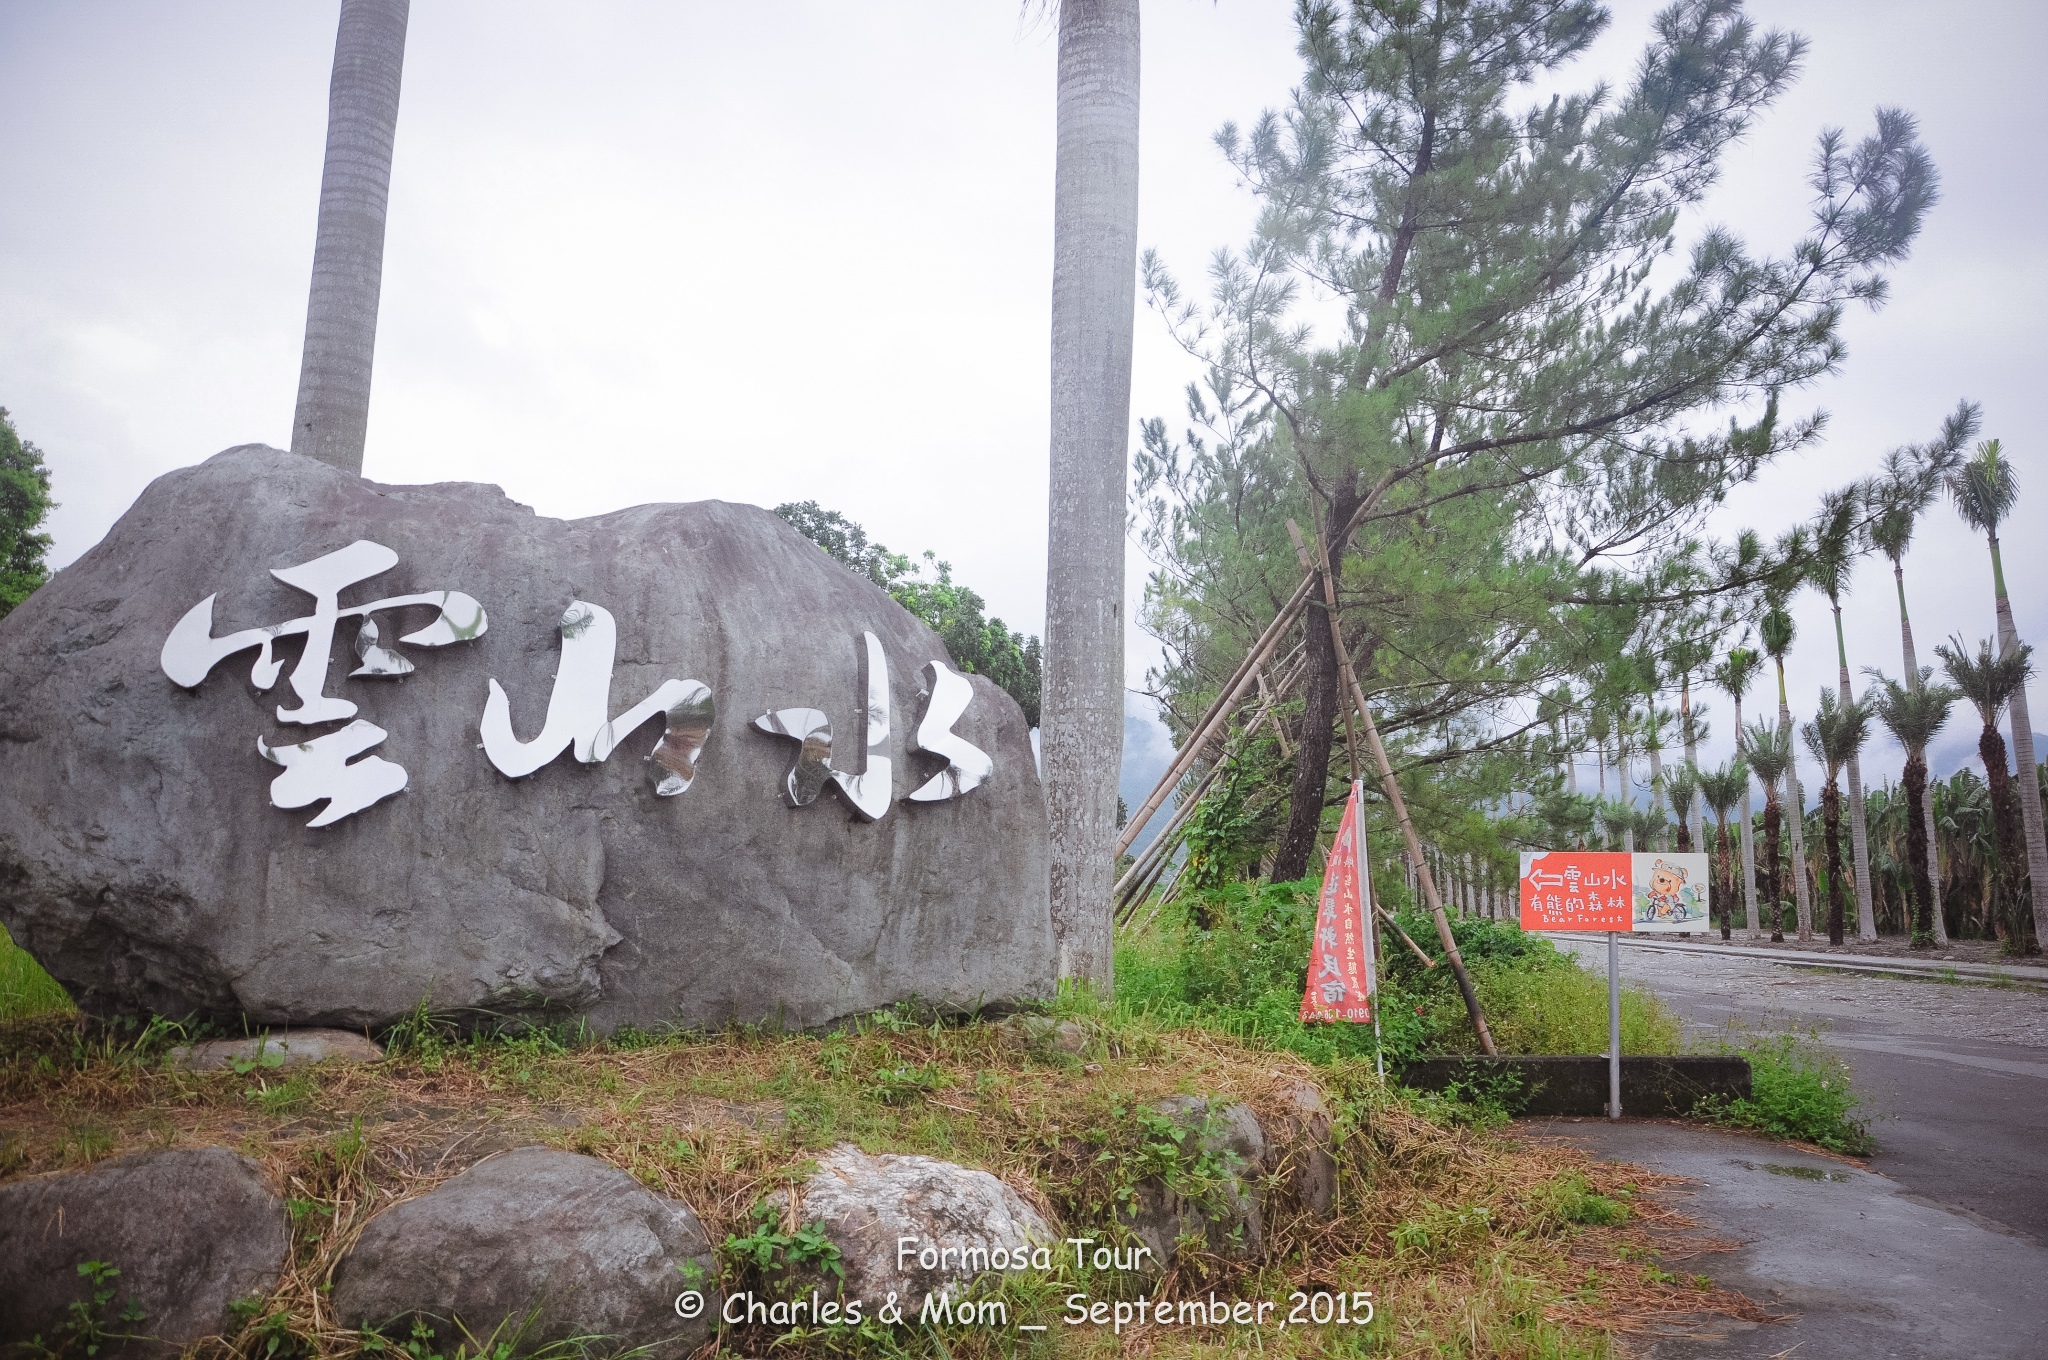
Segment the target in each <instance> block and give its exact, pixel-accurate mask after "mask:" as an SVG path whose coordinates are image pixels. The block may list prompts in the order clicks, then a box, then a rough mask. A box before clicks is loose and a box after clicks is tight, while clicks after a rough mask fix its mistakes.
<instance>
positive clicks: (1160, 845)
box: [1111, 658, 1308, 915]
mask: <svg viewBox="0 0 2048 1360" xmlns="http://www.w3.org/2000/svg"><path fill="white" fill-rule="evenodd" d="M1307 669H1308V661H1307V659H1306V658H1303V659H1302V660H1301V661H1299V662H1297V663H1295V664H1294V665H1293V666H1291V667H1290V668H1289V670H1288V672H1287V674H1286V675H1283V676H1282V677H1281V678H1280V685H1279V689H1278V691H1277V693H1278V695H1280V696H1284V695H1286V694H1287V693H1288V692H1289V691H1290V690H1292V689H1293V688H1294V686H1295V684H1296V683H1297V682H1298V681H1299V680H1300V679H1301V673H1302V672H1303V671H1305V670H1307ZM1259 685H1260V688H1261V689H1262V690H1263V689H1264V688H1265V676H1264V674H1263V673H1261V674H1260V676H1259ZM1276 702H1278V699H1277V698H1272V699H1268V701H1267V702H1266V705H1265V707H1263V708H1261V709H1260V710H1259V712H1258V713H1256V714H1255V715H1253V717H1252V720H1251V722H1250V723H1248V724H1246V726H1245V729H1244V731H1243V732H1242V733H1240V734H1239V735H1238V737H1237V739H1236V740H1234V741H1233V742H1232V743H1231V744H1230V746H1229V747H1228V748H1226V749H1225V751H1224V753H1223V755H1222V756H1221V757H1219V758H1218V759H1217V761H1216V763H1215V764H1214V765H1211V766H1210V767H1209V768H1208V769H1207V770H1206V771H1204V772H1203V774H1202V777H1201V779H1200V780H1199V781H1197V782H1196V784H1195V787H1194V788H1192V789H1190V790H1189V791H1188V792H1187V794H1186V795H1184V796H1183V797H1182V798H1181V800H1180V802H1179V803H1178V804H1176V805H1175V807H1174V810H1173V815H1172V817H1171V818H1170V819H1169V820H1168V821H1167V823H1166V825H1165V826H1164V827H1162V828H1161V829H1160V832H1159V834H1158V835H1157V836H1154V837H1153V838H1152V842H1151V844H1149V845H1147V846H1146V847H1145V849H1144V851H1143V852H1142V853H1141V854H1140V855H1139V856H1138V858H1137V860H1136V861H1135V862H1133V863H1132V865H1131V867H1130V868H1129V869H1127V870H1125V871H1124V875H1123V877H1122V878H1119V879H1118V880H1117V882H1116V887H1115V888H1114V889H1113V890H1112V894H1111V900H1112V901H1113V902H1114V903H1115V904H1116V907H1115V909H1116V912H1117V914H1118V915H1127V914H1128V912H1129V909H1130V906H1131V903H1132V902H1133V901H1135V900H1137V898H1138V897H1139V896H1141V895H1142V894H1143V892H1144V891H1145V890H1146V889H1149V888H1150V887H1151V886H1152V881H1154V880H1156V879H1157V877H1158V875H1157V874H1156V873H1154V872H1151V870H1152V867H1153V861H1154V860H1156V859H1157V858H1158V857H1160V856H1162V855H1166V854H1171V853H1172V846H1173V842H1174V838H1175V837H1176V836H1177V835H1178V834H1179V832H1180V830H1181V828H1182V827H1183V826H1185V825H1186V823H1187V820H1188V818H1190V817H1191V816H1193V815H1194V811H1195V807H1196V805H1197V804H1199V803H1200V802H1201V800H1202V798H1203V797H1204V795H1206V794H1207V793H1208V791H1209V786H1210V785H1211V784H1213V783H1215V781H1216V778H1217V775H1218V773H1219V772H1220V771H1221V770H1222V769H1223V767H1224V766H1225V765H1226V764H1228V763H1229V761H1230V758H1231V757H1232V756H1233V755H1235V754H1236V753H1237V751H1238V749H1239V747H1240V746H1241V745H1242V744H1243V743H1244V742H1247V741H1249V740H1251V738H1252V737H1253V735H1255V734H1256V733H1257V732H1258V730H1259V728H1260V727H1261V726H1262V725H1263V724H1264V723H1265V722H1266V720H1267V719H1268V718H1272V719H1273V730H1274V731H1275V732H1278V731H1279V730H1280V720H1279V718H1278V717H1277V716H1275V715H1274V712H1273V705H1274V703H1276ZM1141 875H1144V876H1146V877H1145V879H1144V882H1143V884H1142V886H1139V887H1137V889H1136V891H1135V892H1134V891H1132V888H1133V885H1137V884H1139V882H1140V876H1141Z"/></svg>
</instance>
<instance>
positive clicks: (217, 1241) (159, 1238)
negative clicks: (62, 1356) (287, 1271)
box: [0, 1147, 286, 1356]
mask: <svg viewBox="0 0 2048 1360" xmlns="http://www.w3.org/2000/svg"><path fill="white" fill-rule="evenodd" d="M285 1248H286V1243H285V1212H284V1201H283V1200H281V1199H279V1198H278V1196H277V1195H276V1194H274V1193H272V1191H271V1189H270V1187H269V1186H268V1185H267V1184H265V1183H264V1180H263V1175H262V1172H261V1171H260V1170H259V1169H258V1168H257V1166H256V1163H254V1162H252V1161H250V1160H249V1159H248V1158H247V1157H244V1156H241V1155H240V1154H238V1153H235V1152H231V1151H229V1150H228V1149H227V1148H219V1147H209V1148H164V1149H159V1150H156V1151H150V1152H138V1153H134V1154H132V1155H130V1156H126V1157H121V1158H117V1159H116V1160H114V1161H110V1162H102V1163H100V1164H99V1165H98V1166H95V1167H93V1168H92V1169H91V1170H88V1171H79V1172H72V1173H69V1174H66V1175H58V1176H45V1177H43V1178H41V1179H39V1180H32V1181H18V1182H16V1183H15V1184H13V1185H8V1186H4V1187H0V1349H8V1348H10V1347H11V1346H13V1345H17V1344H21V1343H26V1342H27V1341H29V1339H30V1338H31V1337H36V1336H40V1337H41V1338H42V1344H43V1345H45V1346H49V1347H56V1348H61V1346H62V1343H63V1342H64V1341H65V1340H66V1334H65V1333H64V1331H63V1329H64V1327H65V1326H66V1324H67V1322H70V1321H71V1320H72V1317H73V1315H72V1314H71V1313H70V1308H71V1305H72V1304H74V1303H77V1302H82V1301H84V1300H86V1299H88V1298H89V1297H90V1295H91V1293H92V1290H93V1286H92V1284H91V1283H90V1281H89V1280H88V1279H87V1278H86V1277H84V1276H81V1275H80V1274H79V1273H78V1267H79V1266H80V1265H82V1264H84V1263H86V1262H91V1261H99V1262H104V1263H105V1264H106V1265H108V1266H111V1267H113V1268H114V1269H116V1270H118V1271H119V1272H120V1274H119V1275H118V1276H115V1277H112V1278H109V1279H108V1280H107V1282H106V1284H105V1285H104V1286H102V1287H103V1288H111V1289H113V1290H114V1299H113V1301H112V1302H111V1303H109V1304H108V1305H107V1306H105V1307H104V1308H102V1309H101V1310H100V1311H99V1321H100V1323H101V1325H102V1326H104V1327H105V1328H106V1330H107V1331H108V1332H109V1333H116V1334H120V1333H126V1334H130V1335H131V1336H133V1337H134V1338H136V1339H132V1340H127V1341H124V1342H118V1343H113V1344H109V1345H105V1346H103V1347H102V1349H101V1352H100V1354H101V1355H103V1356H106V1355H120V1356H155V1355H175V1354H176V1353H177V1352H178V1351H179V1350H181V1349H182V1348H183V1347H184V1346H185V1345H186V1344H187V1343H189V1342H192V1341H195V1340H197V1339H198V1338H200V1337H204V1336H213V1335H217V1334H219V1333H221V1332H223V1331H225V1330H227V1329H228V1328H229V1327H230V1326H231V1325H232V1321H233V1319H232V1318H231V1317H230V1315H229V1312H228V1305H229V1304H231V1303H233V1302H234V1301H235V1300H236V1299H240V1298H245V1297H247V1296H249V1295H251V1294H255V1295H259V1296H260V1295H264V1294H268V1293H269V1292H270V1290H271V1289H272V1288H273V1287H275V1286H276V1284H277V1279H278V1275H279V1274H280V1272H281V1271H282V1270H283V1269H284V1262H285ZM131 1303H132V1305H133V1306H134V1308H135V1309H136V1310H137V1311H139V1312H140V1314H141V1317H140V1319H139V1320H123V1314H124V1313H126V1312H127V1311H128V1310H129V1307H130V1305H131ZM79 1349H82V1347H81V1348H79Z"/></svg>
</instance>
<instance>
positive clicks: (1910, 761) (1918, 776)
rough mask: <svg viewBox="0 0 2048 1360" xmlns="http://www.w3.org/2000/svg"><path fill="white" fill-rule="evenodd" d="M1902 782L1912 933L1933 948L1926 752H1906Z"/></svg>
mask: <svg viewBox="0 0 2048 1360" xmlns="http://www.w3.org/2000/svg"><path fill="white" fill-rule="evenodd" d="M1900 782H1901V783H1903V784H1904V785H1905V786H1906V862H1907V864H1908V866H1909V869H1910V871H1909V872H1908V873H1907V875H1906V878H1907V881H1908V882H1910V883H1911V884H1912V889H1913V894H1912V898H1911V901H1912V904H1913V921H1912V924H1911V927H1910V933H1911V936H1912V942H1913V944H1914V945H1915V946H1920V945H1926V946H1929V947H1932V946H1933V944H1934V894H1933V893H1932V892H1931V891H1930V890H1929V887H1928V884H1929V883H1930V882H1931V881H1932V880H1931V878H1930V876H1929V874H1928V872H1927V862H1928V846H1927V823H1926V821H1925V820H1924V819H1923V817H1922V815H1921V814H1922V813H1924V812H1925V811H1926V810H1927V753H1926V752H1924V751H1908V752H1907V753H1906V772H1905V774H1904V775H1903V776H1901V778H1900Z"/></svg>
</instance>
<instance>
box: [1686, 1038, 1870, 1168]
mask: <svg viewBox="0 0 2048 1360" xmlns="http://www.w3.org/2000/svg"><path fill="white" fill-rule="evenodd" d="M1725 1047H1726V1049H1727V1051H1729V1052H1735V1053H1740V1054H1742V1055H1743V1056H1745V1057H1747V1058H1748V1059H1749V1071H1750V1095H1749V1098H1748V1099H1747V1100H1733V1101H1724V1102H1720V1103H1719V1104H1717V1105H1714V1106H1712V1107H1710V1108H1709V1109H1708V1110H1707V1111H1706V1113H1707V1114H1708V1117H1710V1118H1712V1119H1714V1120H1715V1121H1716V1122H1717V1123H1721V1124H1726V1125H1728V1126H1730V1127H1732V1128H1745V1129H1755V1130H1756V1131H1757V1132H1759V1133H1763V1134H1768V1135H1769V1136H1771V1137H1772V1138H1782V1139H1787V1140H1789V1141H1792V1142H1799V1143H1812V1144H1813V1145H1814V1146H1816V1147H1823V1148H1826V1149H1828V1150H1829V1151H1830V1152H1840V1153H1846V1154H1848V1155H1849V1156H1853V1157H1860V1156H1864V1155H1866V1154H1868V1153H1870V1152H1871V1151H1873V1150H1874V1149H1875V1147H1876V1143H1875V1142H1874V1141H1873V1140H1872V1138H1871V1136H1870V1129H1869V1127H1868V1126H1867V1125H1865V1124H1864V1123H1863V1121H1862V1120H1860V1119H1857V1118H1856V1117H1855V1110H1856V1107H1857V1105H1858V1104H1859V1103H1860V1101H1859V1098H1858V1097H1857V1095H1856V1091H1855V1088H1854V1087H1853V1086H1852V1085H1851V1084H1850V1080H1849V1076H1850V1073H1849V1066H1848V1064H1847V1063H1845V1062H1843V1061H1842V1060H1841V1059H1840V1058H1838V1057H1836V1056H1835V1055H1834V1054H1833V1053H1830V1052H1829V1051H1828V1050H1827V1049H1826V1048H1825V1047H1824V1046H1823V1045H1822V1044H1821V1043H1820V1042H1819V1040H1818V1039H1816V1038H1814V1037H1813V1036H1811V1035H1799V1034H1791V1033H1782V1034H1753V1035H1746V1036H1740V1037H1738V1038H1737V1039H1736V1040H1734V1041H1732V1042H1730V1043H1728V1044H1727V1045H1725Z"/></svg>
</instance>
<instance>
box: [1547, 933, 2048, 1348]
mask: <svg viewBox="0 0 2048 1360" xmlns="http://www.w3.org/2000/svg"><path fill="white" fill-rule="evenodd" d="M1561 943H1562V942H1561ZM1566 947H1572V948H1576V949H1577V950H1578V951H1579V952H1580V953H1581V956H1582V959H1583V961H1584V963H1585V965H1586V966H1587V967H1589V968H1592V969H1594V970H1596V971H1600V972H1603V973H1604V971H1605V969H1606V942H1605V940H1604V938H1602V939H1593V938H1588V939H1585V940H1575V941H1571V942H1570V944H1569V945H1568V946H1566ZM1621 975H1622V981H1623V983H1624V984H1625V985H1630V986H1636V987H1641V988H1643V989H1645V990H1648V991H1651V992H1654V993H1655V994H1656V995H1657V996H1658V997H1660V998H1661V999H1662V1000H1663V1001H1664V1002H1665V1004H1667V1005H1668V1006H1670V1007H1671V1008H1672V1010H1674V1011H1676V1012H1677V1013H1678V1014H1679V1015H1680V1016H1681V1017H1682V1018H1683V1019H1684V1020H1685V1022H1686V1025H1687V1028H1688V1030H1689V1031H1692V1032H1694V1033H1699V1034H1726V1033H1728V1032H1729V1031H1730V1030H1731V1029H1744V1028H1746V1029H1749V1030H1764V1031H1777V1030H1786V1029H1791V1030H1797V1031H1801V1032H1804V1033H1809V1034H1812V1035H1813V1036H1814V1037H1815V1038H1817V1039H1818V1040H1819V1041H1820V1042H1822V1043H1825V1044H1827V1045H1828V1046H1829V1047H1831V1048H1832V1049H1834V1050H1835V1052H1836V1053H1838V1054H1839V1055H1840V1056H1841V1057H1842V1059H1843V1060H1844V1061H1845V1062H1847V1063H1848V1065H1849V1067H1850V1069H1851V1071H1852V1073H1853V1074H1854V1079H1855V1084H1856V1089H1857V1090H1858V1092H1859V1093H1860V1094H1861V1096H1862V1097H1863V1101H1864V1105H1863V1108H1862V1109H1861V1110H1860V1111H1859V1114H1860V1115H1861V1117H1863V1118H1864V1119H1865V1120H1866V1121H1867V1122H1868V1123H1869V1125H1870V1128H1871V1133H1872V1135H1873V1136H1874V1137H1875V1139H1876V1140H1877V1151H1876V1153H1875V1154H1874V1155H1872V1156H1871V1157H1870V1158H1868V1159H1867V1161H1866V1162H1865V1163H1864V1165H1866V1166H1867V1167H1868V1171H1863V1170H1859V1169H1857V1168H1856V1167H1855V1166H1852V1165H1849V1164H1847V1163H1845V1162H1842V1161H1840V1160H1837V1159H1830V1158H1824V1157H1819V1156H1814V1155H1809V1154H1802V1153H1798V1152H1796V1151H1794V1150H1793V1149H1791V1148H1788V1147H1785V1146H1784V1145H1781V1144H1773V1143H1769V1142H1767V1141H1765V1140H1762V1139H1757V1138H1744V1137H1742V1136H1739V1135H1730V1134H1722V1133H1717V1132H1710V1131H1706V1130H1697V1129H1691V1128H1684V1127H1681V1126H1677V1125H1665V1124H1653V1123H1632V1122H1629V1121H1623V1123H1621V1124H1620V1125H1609V1124H1606V1123H1605V1122H1604V1121H1599V1120H1588V1121H1584V1122H1582V1123H1569V1122H1553V1123H1552V1124H1551V1126H1550V1127H1549V1128H1548V1129H1547V1130H1545V1129H1540V1128H1539V1129H1537V1130H1534V1131H1538V1132H1547V1133H1548V1134H1549V1136H1557V1137H1565V1138H1569V1139H1570V1140H1571V1141H1573V1142H1575V1143H1578V1144H1579V1145H1580V1146H1583V1147H1585V1148H1587V1150H1589V1151H1592V1152H1594V1153H1595V1155H1598V1156H1602V1157H1606V1158H1610V1159H1612V1160H1618V1161H1633V1162H1638V1163H1640V1164H1642V1165H1646V1166H1649V1167H1651V1168H1653V1169H1655V1170H1658V1171H1664V1172H1670V1173H1675V1174H1678V1175H1683V1176H1687V1177H1690V1178H1691V1179H1692V1181H1693V1186H1692V1187H1691V1191H1690V1193H1691V1195H1692V1203H1691V1204H1690V1205H1689V1206H1687V1207H1688V1210H1689V1212H1692V1213H1693V1214H1694V1215H1695V1216H1696V1217H1698V1218H1699V1219H1701V1221H1702V1222H1703V1223H1704V1224H1705V1225H1707V1226H1708V1227H1709V1228H1711V1229H1713V1230H1715V1231H1718V1232H1720V1233H1722V1234H1724V1235H1725V1236H1727V1237H1728V1238H1731V1239H1735V1240H1739V1241H1741V1242H1742V1243H1743V1244H1744V1245H1743V1246H1742V1247H1741V1248H1740V1249H1739V1250H1738V1251H1736V1252H1735V1253H1733V1254H1731V1255H1730V1256H1728V1257H1724V1258H1719V1259H1717V1260H1715V1259H1710V1260H1707V1261H1702V1262H1701V1263H1700V1265H1699V1266H1697V1267H1695V1268H1698V1269H1704V1270H1705V1271H1706V1273H1708V1274H1711V1275H1713V1276H1714V1277H1715V1278H1716V1279H1717V1280H1718V1281H1720V1282H1721V1283H1724V1284H1727V1285H1731V1286H1733V1287H1734V1288H1737V1289H1740V1290H1742V1291H1743V1292H1744V1293H1746V1294H1748V1295H1749V1296H1750V1297H1751V1298H1754V1299H1756V1300H1758V1301H1759V1302H1761V1303H1764V1304H1765V1305H1766V1306H1768V1307H1771V1308H1773V1309H1777V1310H1782V1311H1783V1312H1784V1314H1785V1316H1786V1320H1785V1321H1783V1322H1781V1323H1776V1324H1772V1325H1768V1326H1764V1327H1761V1328H1745V1327H1743V1326H1741V1325H1739V1324H1738V1325H1736V1326H1734V1327H1733V1328H1729V1327H1719V1328H1716V1329H1714V1330H1715V1331H1716V1332H1717V1333H1718V1334H1713V1335H1691V1336H1672V1337H1668V1338H1663V1339H1660V1340H1658V1341H1657V1342H1656V1343H1655V1344H1653V1345H1652V1346H1650V1347H1649V1348H1648V1350H1649V1353H1650V1354H1651V1355H1654V1356H1658V1357H1673V1358H1674V1360H1675V1358H1676V1357H1681V1356H1682V1357H1695V1356H1708V1355H1727V1356H1758V1357H1762V1356H1779V1355H1785V1354H1788V1353H1789V1354H1790V1355H1793V1356H1797V1357H1800V1360H1818V1358H1820V1357H1833V1356H1841V1357H1846V1358H1848V1360H1877V1358H1878V1357H1891V1356H1898V1357H1922V1356H1927V1357H1936V1356H1963V1355H1968V1356H2014V1357H2020V1356H2025V1357H2036V1356H2044V1355H2048V1175H2044V1174H2043V1173H2044V1171H2048V1165H2044V1162H2048V993H2044V992H2042V991H2039V990H2034V989H2028V988H1995V987H1985V986H1967V985H1957V984H1952V983H1943V982H1934V981H1922V980H1916V979H1909V978H1896V977H1885V976H1872V975H1868V974H1849V973H1834V972H1823V971H1816V970H1812V969H1805V968H1794V967H1788V966H1786V965H1784V964H1779V963H1772V962H1767V961H1763V960H1758V959H1747V958H1740V957H1734V956H1728V957H1718V958H1717V957H1714V956H1713V955H1711V954H1696V953H1675V952H1659V951H1657V950H1655V949H1652V948H1638V947H1630V946H1627V945H1624V946H1623V947H1622V950H1621ZM1795 1168H1803V1170H1798V1169H1795ZM1816 1170H1819V1171H1820V1172H1821V1174H1819V1175H1818V1176H1816V1175H1814V1174H1813V1173H1814V1172H1815V1171H1816Z"/></svg>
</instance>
